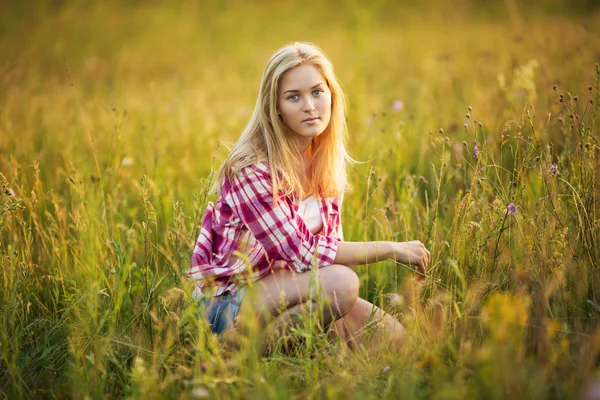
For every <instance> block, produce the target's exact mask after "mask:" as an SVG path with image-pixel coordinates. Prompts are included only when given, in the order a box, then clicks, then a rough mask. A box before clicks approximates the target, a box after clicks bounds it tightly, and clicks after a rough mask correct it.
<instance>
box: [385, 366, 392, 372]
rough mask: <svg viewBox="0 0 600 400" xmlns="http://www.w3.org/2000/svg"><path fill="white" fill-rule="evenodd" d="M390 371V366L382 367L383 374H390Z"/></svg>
mask: <svg viewBox="0 0 600 400" xmlns="http://www.w3.org/2000/svg"><path fill="white" fill-rule="evenodd" d="M390 369H391V368H390V366H389V365H387V366H385V367H383V372H390Z"/></svg>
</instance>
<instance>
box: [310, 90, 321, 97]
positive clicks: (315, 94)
mask: <svg viewBox="0 0 600 400" xmlns="http://www.w3.org/2000/svg"><path fill="white" fill-rule="evenodd" d="M321 93H323V90H322V89H316V90H313V92H312V94H313V96H315V97H319V96H320V95H321Z"/></svg>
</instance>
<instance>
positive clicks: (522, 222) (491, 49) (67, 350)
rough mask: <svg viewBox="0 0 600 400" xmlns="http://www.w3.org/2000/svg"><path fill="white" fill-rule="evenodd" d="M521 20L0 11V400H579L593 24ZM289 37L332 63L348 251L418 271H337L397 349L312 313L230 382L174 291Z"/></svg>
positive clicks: (406, 9)
mask: <svg viewBox="0 0 600 400" xmlns="http://www.w3.org/2000/svg"><path fill="white" fill-rule="evenodd" d="M541 4H542V5H540V4H538V3H536V4H529V2H521V3H518V4H517V3H516V2H510V1H508V2H505V3H499V4H498V5H490V6H485V7H484V6H482V5H480V4H478V3H476V2H470V1H465V2H460V3H457V4H454V5H445V4H442V3H440V4H437V3H428V4H426V5H423V6H409V5H403V4H395V3H394V2H386V1H383V0H382V1H374V2H353V1H348V2H346V3H344V4H338V3H336V4H333V3H331V4H329V3H325V4H316V3H314V4H310V7H308V6H307V5H306V4H305V3H302V4H301V3H299V2H294V1H292V2H288V3H282V4H279V3H275V2H257V3H256V4H253V5H251V6H250V5H248V4H244V3H243V2H241V1H230V2H210V1H209V2H203V3H201V4H200V3H195V2H189V1H181V2H152V3H144V5H139V4H135V3H134V2H129V3H126V4H125V3H124V4H120V5H117V4H113V3H110V2H109V3H102V4H89V3H85V2H76V1H74V2H72V3H68V2H59V3H56V2H40V3H39V4H36V7H33V5H31V4H28V3H27V2H25V3H17V2H8V3H6V4H5V5H4V6H2V7H3V8H4V11H3V12H2V13H0V14H1V16H0V22H1V26H2V27H3V28H2V31H1V32H0V50H1V54H2V55H3V56H2V60H1V61H0V154H2V160H1V163H0V173H1V175H0V180H1V182H0V185H1V189H2V193H1V194H0V267H1V271H2V272H1V273H0V315H1V320H0V322H1V323H0V356H1V359H0V397H1V398H30V397H74V398H83V397H93V398H102V397H109V398H112V397H128V398H152V397H161V398H162V397H174V398H177V397H181V398H202V397H214V398H231V397H244V398H246V397H258V396H261V397H267V398H289V397H292V398H306V397H328V398H336V397H349V398H365V397H366V398H440V399H441V398H444V399H446V398H460V399H462V398H486V399H489V398H506V397H513V398H577V397H579V396H581V395H582V394H583V393H584V392H585V390H587V387H588V385H589V384H592V383H593V382H595V383H596V385H598V384H599V383H598V382H599V381H598V379H600V378H599V376H598V374H599V372H600V370H599V362H600V358H599V354H600V329H599V328H598V320H599V317H600V293H599V292H600V289H599V288H600V269H599V268H598V266H599V260H600V249H599V248H598V243H600V240H599V239H600V238H599V235H600V215H599V200H600V188H599V186H598V182H600V179H599V172H600V171H599V165H600V164H599V161H598V160H599V156H600V140H599V138H600V136H599V128H598V121H597V118H598V115H599V109H598V105H599V104H600V94H599V91H598V90H599V89H600V86H599V85H600V71H599V70H598V68H599V67H598V64H597V62H598V61H600V41H599V39H598V38H600V34H599V32H598V27H599V26H600V24H599V22H600V14H599V12H598V10H597V9H594V8H593V7H592V5H591V4H590V3H587V2H585V1H579V2H576V3H574V5H569V4H568V3H567V2H564V3H563V2H560V1H554V2H547V3H541ZM293 40H308V41H313V42H315V43H317V44H318V45H319V46H321V47H322V48H323V49H324V50H325V51H326V52H327V53H328V54H329V55H330V57H331V58H332V60H333V62H334V65H335V66H336V69H337V73H338V75H339V77H340V80H341V81H342V83H343V84H344V87H345V89H346V92H347V95H348V98H349V105H350V107H349V115H348V124H349V134H350V135H349V147H350V150H351V154H352V155H353V157H355V158H356V159H358V160H361V161H364V163H362V164H358V165H356V166H354V167H353V168H352V169H351V170H350V175H351V181H352V183H353V189H352V190H351V191H350V192H349V193H347V194H346V196H345V203H344V210H343V222H344V233H345V236H346V239H347V240H391V239H394V240H410V239H420V240H422V241H424V242H425V243H426V245H427V247H428V248H429V249H430V250H431V251H432V263H431V268H430V272H429V274H430V276H429V277H428V278H427V279H426V280H425V281H424V283H422V282H418V281H416V280H415V279H414V274H412V273H411V271H409V270H408V268H407V267H405V266H401V265H395V264H393V263H390V262H381V263H377V264H372V265H369V266H364V267H360V268H358V269H357V272H358V274H359V276H360V277H361V282H362V287H361V296H364V297H366V298H368V299H369V300H371V301H372V302H374V303H375V304H378V305H380V306H381V307H382V308H384V309H385V310H387V311H389V312H392V313H394V314H396V315H397V316H398V317H399V318H400V320H401V321H402V323H403V325H404V326H405V328H406V330H407V332H408V334H409V337H410V340H409V342H408V343H406V344H405V345H404V346H402V347H401V348H392V347H390V348H387V349H383V350H380V351H377V352H370V351H367V350H366V349H363V350H361V351H357V352H355V353H348V352H346V351H344V349H343V348H342V347H341V346H340V345H339V344H337V343H330V342H328V341H327V340H326V338H325V337H324V336H323V335H322V334H320V333H319V332H318V330H316V329H315V328H314V326H313V325H312V324H310V323H308V321H310V318H308V319H307V323H306V324H303V325H302V324H301V325H300V326H299V327H298V328H297V331H296V333H297V334H298V335H300V336H302V337H304V339H305V340H304V341H303V344H302V345H300V346H298V348H296V349H295V350H294V351H293V352H292V353H291V354H288V353H283V352H281V351H279V350H278V351H275V352H274V354H272V355H271V356H270V357H268V358H261V357H259V356H257V355H256V354H255V351H254V349H255V346H254V344H253V338H252V337H249V338H248V341H247V343H245V345H244V346H242V349H241V350H240V351H239V354H237V357H238V358H237V359H238V363H237V364H236V365H234V366H233V367H232V366H231V363H229V364H228V362H227V359H226V357H225V356H224V355H223V352H222V349H221V345H220V343H219V341H218V340H217V339H216V338H215V337H214V336H213V335H212V334H209V333H208V331H207V327H206V325H205V324H204V323H203V322H202V321H201V320H199V319H198V316H197V307H196V304H195V303H194V301H193V300H192V299H191V297H190V293H191V290H192V283H191V282H189V281H188V280H187V278H186V276H185V272H186V269H187V265H188V263H189V259H190V254H191V251H192V246H193V243H194V240H195V238H196V235H197V233H198V224H199V222H200V220H201V216H202V213H203V209H204V207H205V205H206V201H208V200H211V199H213V198H212V197H211V196H209V195H208V194H207V189H208V186H209V184H210V182H209V177H210V172H211V170H212V169H213V168H215V166H217V165H218V164H219V162H220V161H221V160H222V159H223V158H224V156H225V154H226V150H225V146H220V145H219V143H221V142H223V141H225V142H232V141H234V140H235V139H236V138H237V135H239V133H240V132H241V130H242V129H243V126H244V124H245V123H246V122H247V120H248V117H249V116H250V113H251V109H252V107H253V105H254V101H255V97H256V92H257V90H258V84H259V81H260V75H261V73H262V69H263V68H264V65H265V63H266V61H267V60H268V58H269V56H270V55H271V54H272V52H273V51H274V50H275V49H277V48H278V47H279V46H281V45H283V44H285V43H287V42H289V41H293ZM554 85H556V86H557V87H556V88H555V89H554V88H553V86H554ZM588 86H589V87H590V88H589V89H588ZM561 99H562V100H561ZM395 100H401V101H402V102H403V107H402V108H401V109H400V110H396V111H394V110H393V109H392V102H393V101H395ZM475 146H476V147H477V156H475ZM553 165H554V166H553ZM511 203H512V204H513V205H514V206H515V207H516V213H514V214H512V213H509V208H508V206H509V204H511Z"/></svg>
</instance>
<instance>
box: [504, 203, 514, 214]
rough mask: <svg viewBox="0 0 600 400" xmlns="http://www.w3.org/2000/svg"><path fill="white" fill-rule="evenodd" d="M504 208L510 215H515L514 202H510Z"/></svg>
mask: <svg viewBox="0 0 600 400" xmlns="http://www.w3.org/2000/svg"><path fill="white" fill-rule="evenodd" d="M506 209H507V211H508V213H509V214H510V215H515V214H516V213H517V206H515V203H510V204H509V205H508V206H507V207H506Z"/></svg>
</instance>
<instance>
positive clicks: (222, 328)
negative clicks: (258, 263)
mask: <svg viewBox="0 0 600 400" xmlns="http://www.w3.org/2000/svg"><path fill="white" fill-rule="evenodd" d="M245 293H246V288H245V287H243V288H239V289H238V291H237V293H236V294H235V295H232V294H231V293H230V292H225V293H224V294H222V295H220V296H207V297H203V298H202V299H201V300H200V305H201V307H202V308H203V309H204V318H205V319H206V320H207V321H208V323H209V324H210V328H211V330H212V331H213V332H214V333H216V334H218V335H220V334H222V333H225V332H227V331H228V330H229V329H231V328H232V327H233V325H234V324H235V318H236V317H237V314H238V312H239V311H240V305H241V304H242V299H243V298H244V294H245Z"/></svg>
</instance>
